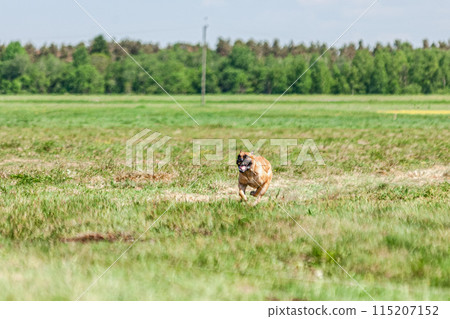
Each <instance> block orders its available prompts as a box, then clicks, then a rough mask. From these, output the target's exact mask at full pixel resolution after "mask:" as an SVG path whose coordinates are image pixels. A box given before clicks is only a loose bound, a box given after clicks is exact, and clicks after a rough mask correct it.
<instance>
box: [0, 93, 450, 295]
mask: <svg viewBox="0 0 450 319" xmlns="http://www.w3.org/2000/svg"><path fill="white" fill-rule="evenodd" d="M176 99H177V100H178V101H179V102H180V103H181V104H182V105H183V107H185V108H186V110H187V111H188V112H189V113H191V114H192V115H193V117H194V118H195V119H196V120H197V121H198V123H199V124H200V126H197V125H196V124H195V123H194V122H193V121H192V120H191V119H190V118H189V117H188V116H187V115H186V114H185V113H184V112H183V111H182V110H180V109H179V108H178V107H177V106H176V105H175V104H174V103H173V102H172V101H171V100H170V99H169V98H168V97H166V96H162V95H161V96H0V299H1V300H36V299H39V300H41V299H44V300H74V299H76V298H77V297H78V296H80V294H82V293H83V292H84V291H85V289H86V288H88V287H89V285H90V284H91V283H92V282H93V281H94V280H95V279H96V278H97V277H98V276H99V275H100V274H102V272H103V271H104V270H105V269H106V268H107V267H108V266H110V265H111V264H112V263H113V262H114V261H115V260H116V258H117V257H119V255H120V254H121V253H122V252H123V251H124V250H125V249H126V248H127V247H128V246H129V245H130V244H131V243H133V240H135V239H136V238H138V236H139V235H140V234H141V233H142V232H144V230H145V229H147V228H148V227H149V226H150V225H151V224H152V223H153V222H154V221H155V220H156V219H157V218H158V217H159V216H160V215H161V214H162V213H163V212H165V211H166V209H167V208H169V209H168V210H167V212H166V213H165V214H164V216H163V217H161V218H160V219H159V220H158V221H157V222H156V223H155V224H154V226H153V227H152V228H151V229H150V230H149V231H148V232H147V233H145V235H143V237H142V238H141V240H139V241H138V242H136V243H135V245H134V246H133V247H132V248H131V249H130V250H129V251H128V252H127V253H126V254H125V255H124V256H123V257H122V258H121V259H120V260H119V261H118V262H117V263H116V264H115V265H114V266H113V267H112V268H111V269H110V270H109V271H108V272H107V273H106V274H105V275H104V276H103V277H102V278H101V279H99V280H98V282H97V283H96V284H95V285H94V286H93V287H92V288H91V289H90V290H89V291H87V292H86V294H84V295H83V296H82V300H116V299H118V300H170V299H175V300H278V299H280V300H369V299H370V298H369V296H368V295H367V294H366V293H365V292H364V291H363V290H362V289H361V288H360V287H359V286H358V285H357V284H356V283H355V282H354V281H353V280H351V279H350V278H349V277H348V276H347V275H346V274H345V272H344V271H343V270H342V269H340V268H339V267H338V266H337V265H336V264H335V263H334V261H333V260H332V259H331V258H330V257H329V256H328V255H327V254H325V253H324V252H323V251H322V250H321V249H320V248H319V247H318V246H317V245H316V244H315V243H314V242H313V241H312V240H311V239H310V238H309V237H308V236H307V235H306V234H305V232H304V231H303V230H302V229H301V228H300V227H299V226H298V225H297V224H296V223H295V222H294V221H293V220H292V219H291V218H290V217H289V216H288V214H287V213H286V212H288V213H289V214H291V215H292V217H293V218H294V219H295V220H296V221H297V222H298V223H299V224H300V225H301V226H302V227H304V229H306V230H307V231H308V232H309V233H310V234H311V235H312V236H313V237H314V238H315V239H316V240H317V242H319V243H320V244H321V245H322V246H323V247H324V248H325V249H326V250H327V251H328V253H329V254H330V256H332V257H333V258H334V259H335V260H336V261H338V262H339V264H340V265H342V267H343V268H345V269H346V270H347V271H348V272H349V274H351V275H352V276H353V277H354V279H355V280H356V281H358V282H359V283H360V285H361V286H363V287H364V288H365V289H366V290H367V292H368V293H370V295H372V296H373V298H375V299H376V300H389V299H392V300H415V299H431V300H449V299H450V257H449V242H450V232H449V230H450V214H449V211H450V207H449V206H450V205H449V202H450V201H449V199H450V198H449V194H450V183H449V182H450V164H449V162H450V161H449V160H450V158H449V150H450V117H449V114H448V112H449V110H450V96H396V97H393V96H363V97H350V96H285V97H283V99H281V100H280V102H279V103H277V104H276V105H275V106H274V107H273V108H272V109H271V110H270V111H269V112H267V113H266V114H265V115H264V116H263V117H262V118H261V119H260V120H259V121H258V122H257V123H256V124H255V125H253V126H250V125H249V124H250V123H252V122H253V121H254V120H255V119H256V118H257V117H258V116H259V115H260V114H261V112H262V111H263V110H264V109H265V108H266V107H267V106H268V105H270V103H271V102H272V101H273V100H274V99H275V97H274V96H233V95H229V96H227V95H220V96H210V97H208V103H207V105H206V106H203V107H202V106H200V105H199V103H198V102H199V97H198V96H177V97H176ZM144 128H149V129H151V130H154V131H158V132H161V133H162V134H164V135H168V136H170V137H172V140H171V141H170V145H171V148H172V160H171V161H170V163H169V164H168V165H166V166H164V167H162V168H161V169H160V170H159V171H157V172H156V173H155V175H154V176H148V175H146V174H144V173H139V172H135V171H133V170H132V169H130V168H127V167H126V166H125V142H126V140H127V139H129V138H130V137H132V136H133V135H134V134H136V133H138V132H139V131H141V130H142V129H144ZM193 138H223V139H225V140H227V139H238V142H237V144H238V149H239V148H242V142H241V141H240V140H239V139H243V138H247V139H250V140H251V141H252V142H255V141H256V140H258V139H273V138H291V139H298V140H299V142H300V143H301V142H302V141H304V140H306V139H309V138H311V139H313V140H314V141H315V143H316V144H317V146H318V149H319V151H320V153H321V155H322V157H323V159H324V160H325V163H326V165H325V166H319V165H316V164H315V163H310V162H306V163H304V164H303V165H301V166H296V165H288V166H281V165H278V162H279V160H278V157H279V156H278V148H277V147H274V146H271V145H269V144H268V143H267V144H265V145H264V147H263V148H262V149H261V150H260V153H261V155H263V156H265V157H266V158H268V159H269V160H270V161H271V162H272V163H273V166H274V180H273V184H272V186H271V187H270V188H269V191H268V193H267V194H266V196H265V197H264V200H263V201H262V202H261V203H260V204H259V205H258V206H256V207H251V206H249V205H245V204H243V203H240V202H238V195H237V175H238V172H237V169H236V167H235V166H229V165H227V161H228V158H227V157H226V158H224V159H223V160H222V161H219V162H217V161H216V162H214V161H211V162H207V163H204V164H203V165H201V166H193V165H192V142H191V141H192V139H193ZM227 145H228V144H227V143H226V142H225V154H228V153H227ZM298 153H299V149H297V148H293V149H292V152H290V155H289V159H290V160H291V161H294V160H295V159H296V157H297V155H298ZM196 180H197V182H196V183H195V184H194V185H193V186H191V185H192V183H193V182H194V181H196Z"/></svg>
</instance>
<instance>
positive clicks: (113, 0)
mask: <svg viewBox="0 0 450 319" xmlns="http://www.w3.org/2000/svg"><path fill="white" fill-rule="evenodd" d="M76 1H78V2H79V3H80V4H81V5H82V6H83V7H85V9H86V10H87V11H88V12H89V13H90V14H91V15H92V16H93V17H95V19H96V20H97V21H98V22H99V23H100V24H101V25H102V26H103V27H104V28H105V29H106V30H107V31H108V32H109V33H110V34H111V35H112V36H114V37H115V38H116V39H118V40H120V39H124V38H129V39H134V40H141V41H143V42H152V43H159V44H160V45H162V46H165V45H167V44H169V43H175V42H188V43H198V42H200V41H201V36H202V26H203V25H204V24H205V17H207V24H208V32H207V39H208V44H209V46H211V47H215V45H216V43H217V39H218V38H219V37H222V38H229V39H231V40H232V41H234V40H236V39H243V40H245V41H246V40H248V39H251V38H252V39H254V40H257V41H260V40H268V41H269V42H272V41H273V39H275V38H277V39H279V40H280V42H281V43H282V44H287V43H289V42H290V41H294V43H301V42H304V43H306V44H308V43H310V42H317V41H319V42H321V43H323V42H325V43H327V44H331V43H332V42H334V41H335V40H336V39H337V38H338V37H339V36H340V35H341V34H342V33H343V31H344V30H345V29H346V28H347V27H348V26H349V25H350V24H351V23H352V22H353V21H354V20H356V18H357V17H358V16H359V15H360V14H361V13H362V12H363V11H364V10H365V9H366V8H367V7H369V5H370V4H371V3H372V2H373V1H374V0H278V1H275V0H272V1H265V0H240V1H239V0H189V1H187V0H185V1H181V0H167V1H162V0H160V1H154V0H147V1H144V0H127V1H124V0H121V1H119V0H108V1H106V0H103V1H100V0H76ZM449 17H450V1H449V0H379V1H378V2H377V3H376V4H375V5H374V6H373V7H372V9H371V10H370V11H369V12H368V13H367V14H366V15H365V16H364V17H362V18H361V20H360V21H359V22H357V23H356V24H355V25H354V26H353V27H352V28H351V29H350V30H349V31H348V32H347V33H346V34H345V35H344V36H343V37H342V38H341V39H340V40H339V42H337V43H336V45H337V46H339V44H344V43H349V42H358V41H359V40H360V39H363V41H364V43H365V44H369V45H374V44H375V43H376V42H381V43H384V44H386V43H388V42H390V43H392V42H393V41H394V40H395V39H400V40H404V41H409V42H411V43H413V45H414V46H421V45H422V40H423V39H425V38H427V39H428V40H429V41H430V42H436V41H439V40H440V41H448V40H449V39H450V18H449ZM98 34H105V33H104V32H103V31H102V30H101V29H100V28H99V26H97V25H96V24H95V23H94V22H93V21H92V20H91V19H90V18H89V17H88V16H87V15H86V14H85V13H84V12H83V11H82V10H81V9H80V8H79V7H78V6H77V5H76V3H75V1H74V0H14V1H11V0H0V43H8V42H10V41H13V40H14V41H20V42H22V44H25V43H27V42H31V43H33V44H34V45H37V46H41V45H42V44H45V43H47V44H49V43H57V44H61V43H65V44H77V43H79V42H88V41H89V40H91V39H92V38H93V37H95V36H96V35H98Z"/></svg>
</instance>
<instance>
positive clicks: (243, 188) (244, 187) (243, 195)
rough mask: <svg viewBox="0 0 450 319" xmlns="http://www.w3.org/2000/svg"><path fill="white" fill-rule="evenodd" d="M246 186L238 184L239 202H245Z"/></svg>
mask: <svg viewBox="0 0 450 319" xmlns="http://www.w3.org/2000/svg"><path fill="white" fill-rule="evenodd" d="M246 188H247V185H244V184H241V183H239V196H241V200H243V201H247V196H245V189H246Z"/></svg>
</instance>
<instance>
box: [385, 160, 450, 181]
mask: <svg viewBox="0 0 450 319" xmlns="http://www.w3.org/2000/svg"><path fill="white" fill-rule="evenodd" d="M393 175H394V179H393V181H400V182H401V181H410V182H414V183H419V184H427V183H433V182H444V181H450V166H442V165H436V166H433V167H430V168H426V169H417V170H413V171H408V172H393Z"/></svg>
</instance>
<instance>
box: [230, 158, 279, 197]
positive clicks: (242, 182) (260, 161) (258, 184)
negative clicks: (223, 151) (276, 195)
mask: <svg viewBox="0 0 450 319" xmlns="http://www.w3.org/2000/svg"><path fill="white" fill-rule="evenodd" d="M236 164H237V166H238V168H239V196H241V199H242V200H244V201H247V196H245V189H246V188H247V186H250V187H253V188H255V189H256V190H254V191H251V192H250V195H253V196H255V197H256V202H255V205H256V204H258V203H259V201H260V200H261V196H263V195H264V193H265V192H266V191H267V189H268V188H269V185H270V182H271V181H272V167H271V165H270V162H269V161H268V160H266V159H265V158H264V157H262V156H255V155H253V153H247V152H242V151H240V152H239V155H238V157H237V160H236Z"/></svg>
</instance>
